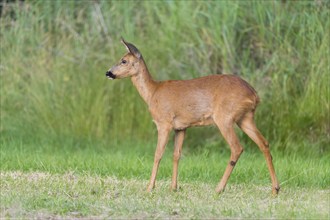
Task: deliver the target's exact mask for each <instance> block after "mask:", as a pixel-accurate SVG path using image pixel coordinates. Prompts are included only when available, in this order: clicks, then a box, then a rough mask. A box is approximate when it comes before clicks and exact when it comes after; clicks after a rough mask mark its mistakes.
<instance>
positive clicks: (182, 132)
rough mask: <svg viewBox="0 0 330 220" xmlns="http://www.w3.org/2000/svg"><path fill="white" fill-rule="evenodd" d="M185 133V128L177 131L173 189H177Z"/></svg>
mask: <svg viewBox="0 0 330 220" xmlns="http://www.w3.org/2000/svg"><path fill="white" fill-rule="evenodd" d="M184 135H185V130H176V131H175V141H174V153H173V175H172V186H171V190H176V189H177V179H178V166H179V160H180V157H181V151H182V144H183V139H184Z"/></svg>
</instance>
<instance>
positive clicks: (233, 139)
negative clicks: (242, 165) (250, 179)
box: [214, 118, 243, 193]
mask: <svg viewBox="0 0 330 220" xmlns="http://www.w3.org/2000/svg"><path fill="white" fill-rule="evenodd" d="M214 121H215V124H216V125H217V126H218V128H219V130H220V132H221V134H222V136H223V137H224V139H225V140H226V141H227V143H228V144H229V146H230V151H231V154H230V160H229V163H228V165H227V167H226V170H225V172H224V174H223V176H222V178H221V180H220V182H219V184H218V186H217V188H216V192H217V193H221V192H223V191H224V189H225V187H226V184H227V181H228V179H229V177H230V174H231V173H232V171H233V169H234V167H235V165H236V163H237V161H238V159H239V157H240V155H241V153H242V152H243V148H242V146H241V144H240V143H239V140H238V138H237V135H236V133H235V130H234V120H233V119H230V118H227V119H225V120H223V119H221V118H217V119H215V120H214Z"/></svg>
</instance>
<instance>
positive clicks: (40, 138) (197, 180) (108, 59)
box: [0, 0, 330, 218]
mask: <svg viewBox="0 0 330 220" xmlns="http://www.w3.org/2000/svg"><path fill="white" fill-rule="evenodd" d="M0 5H1V17H0V28H1V30H0V43H1V45H0V47H1V48H0V49H1V64H0V77H1V78H0V83H1V85H0V98H1V103H0V104H1V109H0V110H1V112H0V113H1V114H0V119H1V123H0V156H1V157H0V171H1V179H0V180H1V181H0V187H1V189H2V190H1V198H0V199H1V200H2V201H4V203H2V206H1V207H0V208H1V215H0V218H2V217H6V216H7V217H8V216H9V217H10V216H12V217H22V216H23V217H25V218H29V217H35V216H38V214H36V213H39V211H40V210H44V209H45V210H47V213H48V214H46V217H49V216H53V214H55V215H60V216H63V215H64V216H66V215H67V216H71V217H72V216H75V213H78V217H79V216H91V215H102V213H104V212H106V213H108V214H106V215H105V216H112V217H123V216H133V213H141V212H142V214H141V218H143V217H146V218H148V217H149V218H151V217H152V218H154V217H157V216H158V217H160V218H162V217H173V215H172V214H173V213H174V215H176V214H175V213H178V214H177V215H176V217H178V218H201V217H203V216H204V217H205V216H208V217H210V218H212V217H213V218H214V217H219V216H221V217H235V216H236V217H250V218H251V217H267V218H272V217H275V218H276V217H278V218H284V217H287V218H305V217H306V218H308V217H310V218H326V216H329V213H328V212H327V210H326V208H325V207H326V205H327V204H329V200H328V199H329V197H326V196H321V197H320V199H319V197H312V196H310V195H312V194H313V195H314V196H316V195H328V194H329V190H328V189H327V188H328V187H329V182H330V180H329V175H328V174H329V172H330V171H329V169H330V164H329V163H330V162H329V161H330V160H329V159H330V158H329V157H330V156H329V155H330V154H329V153H330V134H329V133H330V91H329V88H330V87H329V84H330V74H329V73H330V51H329V48H330V45H329V44H330V42H329V39H330V32H329V30H330V19H329V16H330V10H329V9H330V4H329V1H325V0H315V1H254V0H253V1H102V0H101V1H36V0H35V1H32V0H31V1H24V2H20V1H17V2H15V1H13V2H10V3H6V2H1V3H0ZM121 36H122V37H124V38H125V39H126V40H127V41H128V42H132V43H134V44H135V45H136V46H137V47H138V48H139V50H140V51H141V52H142V54H143V56H144V59H145V60H146V63H147V65H148V67H149V70H150V72H151V74H152V75H153V77H154V78H155V79H157V80H167V79H191V78H194V77H199V76H205V75H209V74H221V73H233V74H237V75H240V76H241V77H243V78H244V79H245V80H247V81H248V82H250V84H251V85H253V86H254V87H255V88H256V90H257V91H258V94H259V96H260V97H261V103H260V105H259V107H258V109H257V112H256V122H257V125H258V127H259V128H260V130H261V131H262V133H263V134H264V136H265V137H266V138H267V139H268V141H269V142H270V144H271V150H272V153H273V156H274V165H275V168H276V170H277V173H278V177H279V181H280V183H281V185H282V189H283V192H284V196H283V197H280V198H278V200H270V201H268V198H267V199H266V200H267V204H268V205H269V206H267V204H266V205H265V206H267V207H268V209H266V211H265V210H264V211H260V210H261V208H260V207H261V205H260V204H262V202H263V201H264V200H265V196H264V193H263V192H261V194H258V192H259V190H260V188H262V187H269V188H267V190H268V191H269V192H270V180H269V177H268V171H267V167H266V165H265V161H264V159H263V157H262V154H261V153H260V152H259V150H258V148H257V147H256V145H255V144H254V143H253V142H252V141H251V140H249V139H248V137H247V136H246V135H244V134H243V133H242V132H240V131H239V130H238V129H237V131H238V133H239V136H240V140H241V142H242V144H243V146H244V148H245V153H244V154H243V155H242V157H241V159H240V161H239V162H238V164H237V167H236V168H235V170H234V173H233V174H232V177H231V179H230V180H229V183H228V184H229V186H231V187H232V191H231V192H230V191H228V194H227V192H226V193H225V195H224V197H221V198H220V200H216V199H215V198H214V200H215V201H213V202H214V205H215V206H205V207H202V206H200V204H201V203H198V202H197V200H198V199H197V198H199V197H200V194H198V193H201V191H200V188H199V187H200V185H202V187H201V188H203V189H206V191H207V192H208V193H206V194H205V195H203V196H204V197H203V198H202V199H201V200H200V202H205V203H207V201H209V196H210V195H211V193H210V192H211V190H213V189H214V187H215V185H216V183H217V181H218V180H219V179H220V177H221V175H222V173H223V171H224V167H225V165H226V163H227V162H228V158H229V150H228V147H227V144H226V143H225V142H224V141H223V139H222V138H221V137H220V135H219V132H218V130H217V129H216V128H215V127H206V128H205V127H204V128H192V129H189V130H188V132H187V137H186V140H185V143H184V152H183V159H182V164H180V174H179V181H182V182H183V184H186V187H187V190H188V189H189V190H192V192H191V193H192V194H191V196H192V197H193V198H192V197H189V196H188V197H187V195H186V194H187V193H186V192H185V191H183V193H182V192H181V194H180V191H179V192H178V194H177V195H175V194H171V195H169V196H166V197H165V198H166V199H165V201H164V202H161V207H163V208H159V209H156V213H148V210H150V209H151V208H152V207H153V206H152V204H154V202H155V200H157V201H160V200H161V198H163V197H164V194H165V193H166V192H167V191H166V192H163V191H164V190H165V189H166V187H167V185H168V184H167V183H166V184H167V185H166V186H165V185H164V182H162V184H163V185H162V186H163V187H162V188H161V189H160V190H158V191H156V196H154V194H151V195H147V194H145V193H144V192H143V190H140V191H139V190H138V188H139V189H140V187H141V186H142V185H143V187H144V185H145V183H146V180H147V179H148V178H149V174H150V171H151V165H152V160H153V152H154V146H155V144H156V129H155V126H154V124H153V122H152V119H151V117H150V115H149V113H148V110H147V107H146V105H145V104H144V103H143V100H142V99H141V98H140V97H139V95H138V93H137V91H136V89H135V88H134V87H133V85H132V83H131V82H130V80H129V79H125V80H118V81H117V80H116V81H109V80H107V79H106V77H105V72H106V71H107V70H108V69H109V68H110V67H111V66H112V65H114V64H115V63H116V62H117V61H118V60H119V59H120V58H121V56H122V55H123V54H124V53H125V52H126V51H125V48H124V46H123V45H122V44H121V43H120V37H121ZM172 146H173V141H172V142H170V143H169V148H170V149H172V148H173V147H172ZM170 149H169V150H168V151H167V152H166V155H165V156H164V160H163V162H162V164H161V166H160V173H159V179H163V181H164V180H166V181H167V180H169V179H170V175H171V150H170ZM17 172H18V174H19V175H17V176H18V177H17V176H15V175H16V174H17ZM37 172H42V173H46V174H45V175H49V177H48V179H47V180H45V181H44V180H43V179H40V180H41V182H40V183H38V182H37V183H31V185H29V183H30V182H29V181H28V179H29V177H30V176H29V175H31V176H33V175H38V173H37ZM36 173H37V174H36ZM68 173H69V174H70V175H71V173H74V174H75V175H78V177H77V178H81V180H80V181H81V182H84V181H91V185H90V187H91V188H93V187H96V188H98V187H99V179H101V180H100V181H101V182H102V181H108V180H106V178H107V177H108V176H111V177H109V178H110V179H111V178H115V179H116V178H119V179H120V180H118V181H119V182H116V183H115V184H114V185H116V184H119V185H123V187H124V188H125V190H128V189H129V188H130V190H128V192H127V191H125V190H124V191H120V189H118V188H116V190H117V191H118V190H119V191H120V192H119V193H118V194H116V195H117V196H118V197H116V198H119V199H118V200H110V202H107V199H109V198H108V197H102V198H101V197H99V196H100V195H99V193H98V192H96V193H89V191H88V192H87V194H86V191H84V189H86V185H84V184H85V183H84V184H82V185H79V186H77V187H76V188H74V187H73V188H70V187H69V186H70V183H68V182H66V180H63V179H65V178H66V175H68ZM61 175H62V176H61ZM13 176H14V177H13ZM15 178H16V179H18V180H19V181H17V182H16V181H15V180H16V179H15ZM48 180H49V181H48ZM52 180H54V181H55V182H54V183H53V182H52ZM61 181H62V182H61ZM93 181H94V182H93ZM109 181H110V182H111V183H109V184H110V185H108V186H103V185H102V187H105V188H102V187H101V188H100V190H105V191H106V190H110V192H111V193H113V191H112V188H111V187H112V185H111V184H113V183H112V180H109ZM14 183H15V184H14ZM134 184H136V185H135V186H134V187H133V185H134ZM179 184H180V182H179ZM203 184H205V185H203ZM240 184H243V186H242V185H240ZM250 184H252V185H253V187H252V189H251V190H250V191H249V189H248V187H247V186H249V185H250ZM22 185H29V187H30V188H29V187H28V188H26V189H23V190H22V191H20V190H19V189H20V188H22ZM241 186H242V187H241ZM38 187H42V188H43V189H45V188H50V189H49V190H50V191H48V192H46V191H42V192H40V194H38V193H36V192H33V189H34V188H38ZM61 187H62V188H61ZM301 187H302V188H301ZM55 188H56V189H55ZM68 188H69V189H68ZM98 189H99V188H98ZM242 189H243V192H242V193H241V190H242ZM24 190H25V191H24ZM74 190H77V193H78V194H79V195H82V197H79V198H78V197H77V198H76V197H74V196H73V197H72V196H70V195H71V194H70V193H71V191H74ZM91 190H92V191H93V189H91ZM183 190H184V189H183ZM267 190H264V191H267ZM67 192H69V194H70V195H69V196H68V193H67ZM93 192H94V191H93ZM102 192H103V191H102ZM161 192H163V194H162V193H161ZM84 193H85V194H84ZM230 193H232V195H233V196H234V195H241V196H243V197H244V196H246V197H245V198H244V199H242V200H237V198H236V197H233V198H231V197H230V196H229V195H230ZM54 194H56V195H59V197H58V198H55V199H54V198H53V197H52V196H50V195H54ZM127 194H132V195H136V197H134V196H131V197H128V198H129V199H131V201H128V200H125V199H123V198H124V196H127ZM157 194H159V195H158V196H157ZM22 195H25V196H26V197H25V199H24V200H23V199H22V197H23V196H22ZM104 195H108V194H107V193H105V194H104ZM248 195H249V196H248ZM253 195H255V197H253ZM267 195H268V194H267ZM67 196H68V197H67ZM110 196H112V195H110ZM133 197H134V198H133ZM142 198H146V200H145V201H144V202H145V203H141V206H136V201H137V200H139V201H141V200H143V199H142ZM189 198H192V201H195V200H196V202H197V203H196V204H195V205H194V204H190V205H187V206H185V207H181V206H180V207H179V208H176V207H174V206H173V204H172V205H171V206H170V207H166V204H167V203H166V201H173V200H175V201H177V202H178V203H181V202H182V201H186V200H187V199H189ZM289 198H294V199H293V200H290V201H291V202H287V201H288V200H289ZM315 198H317V199H319V200H318V201H317V203H313V202H314V201H315V200H317V199H315ZM97 199H100V200H98V201H99V203H98V204H97V205H99V206H95V209H93V207H94V206H90V204H91V203H93V201H96V200H97ZM194 199H195V200H194ZM253 199H255V201H254V202H255V203H253V207H252V209H251V207H249V206H246V205H245V206H244V207H243V208H242V209H240V210H237V207H233V206H229V205H228V206H226V205H224V204H228V203H224V201H230V202H231V203H230V204H250V203H249V201H251V200H253ZM295 199H297V200H295ZM298 200H302V201H306V203H304V204H302V203H299V204H298V203H297V201H298ZM31 201H35V202H31ZM63 201H65V202H64V204H66V205H63ZM180 201H181V202H180ZM237 201H238V203H237ZM117 202H118V203H117ZM15 204H18V205H19V206H20V207H18V210H19V213H16V214H15V213H14V214H12V213H11V210H12V207H13V205H15ZM121 205H122V206H121ZM221 205H224V206H221ZM108 206H114V208H113V209H112V210H111V211H109V212H108V211H107V209H105V208H104V207H108ZM220 206H221V207H224V208H221V209H217V207H220ZM288 207H289V208H288ZM282 208H284V209H283V210H284V211H282V212H280V209H282ZM177 209H178V211H177ZM14 210H16V209H15V208H14ZM22 210H25V211H22ZM28 210H33V211H32V214H31V213H30V212H29V211H28ZM114 210H117V211H118V210H120V211H118V212H117V213H116V212H115V211H114ZM189 210H195V212H189ZM210 210H211V214H210ZM251 210H252V211H251ZM258 210H259V211H260V212H259V213H257V212H258ZM290 210H291V212H290ZM318 210H321V211H320V212H318ZM16 211H17V210H16ZM72 213H73V214H72ZM143 213H144V214H143ZM162 213H163V214H162ZM164 213H165V214H164ZM191 213H193V214H191ZM207 213H208V214H209V215H206V214H207ZM212 213H213V214H212ZM219 213H221V214H219ZM43 217H45V216H43ZM43 217H42V216H41V218H43Z"/></svg>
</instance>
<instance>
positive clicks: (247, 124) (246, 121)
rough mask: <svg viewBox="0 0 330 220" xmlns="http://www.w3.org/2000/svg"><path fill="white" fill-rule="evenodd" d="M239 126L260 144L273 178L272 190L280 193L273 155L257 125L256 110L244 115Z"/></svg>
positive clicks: (274, 192)
mask: <svg viewBox="0 0 330 220" xmlns="http://www.w3.org/2000/svg"><path fill="white" fill-rule="evenodd" d="M238 126H239V127H240V128H241V129H242V130H243V131H244V132H245V133H246V134H247V135H248V136H249V137H250V138H251V139H252V140H253V141H254V142H255V143H256V144H257V145H258V147H259V148H260V150H261V151H262V152H263V153H264V156H265V158H266V162H267V166H268V170H269V173H270V177H271V180H272V186H273V188H272V192H273V194H274V195H275V194H278V192H279V190H280V186H279V184H278V181H277V178H276V174H275V169H274V166H273V162H272V156H271V154H270V150H269V144H268V142H267V140H266V139H265V138H264V137H263V136H262V134H261V133H260V131H259V130H258V128H257V126H256V125H255V122H254V112H253V111H251V112H248V113H247V114H246V115H244V117H243V118H242V119H241V121H240V122H239V123H238Z"/></svg>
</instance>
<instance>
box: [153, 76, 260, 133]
mask: <svg viewBox="0 0 330 220" xmlns="http://www.w3.org/2000/svg"><path fill="white" fill-rule="evenodd" d="M258 100H259V99H258V96H257V94H256V92H255V90H254V89H253V88H252V87H251V86H250V85H249V84H248V83H247V82H245V81H244V80H243V79H241V78H239V77H238V76H234V75H210V76H205V77H201V78H196V79H191V80H173V81H172V80H171V81H163V82H160V83H159V85H158V87H157V89H156V91H155V93H154V94H153V96H152V99H151V103H150V105H149V110H150V112H151V114H152V116H153V118H154V120H155V121H156V122H157V121H159V122H161V121H166V122H169V121H170V123H171V124H172V126H173V127H174V128H177V129H183V128H186V127H190V126H201V125H208V124H212V123H213V117H214V114H219V115H221V114H226V115H230V114H234V113H235V112H238V113H237V114H240V113H239V112H242V111H243V112H244V111H248V110H249V109H251V110H253V109H255V108H256V105H257V103H258ZM233 117H236V116H234V115H233Z"/></svg>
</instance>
